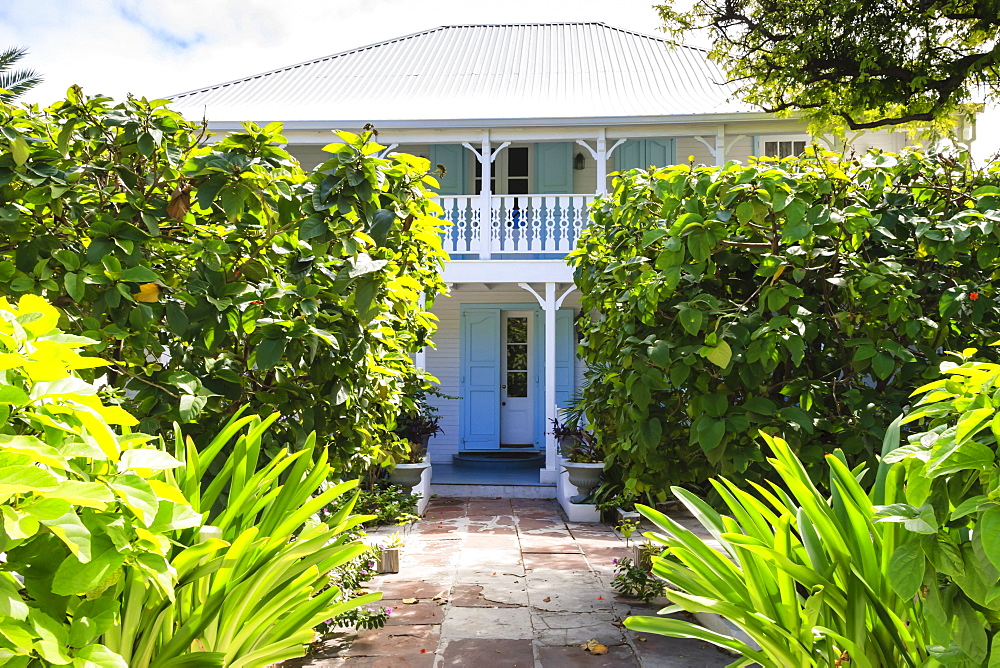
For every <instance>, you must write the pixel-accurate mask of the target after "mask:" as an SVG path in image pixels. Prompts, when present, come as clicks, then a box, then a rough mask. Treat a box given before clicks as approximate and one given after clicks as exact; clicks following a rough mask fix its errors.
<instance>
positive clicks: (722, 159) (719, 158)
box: [715, 124, 726, 167]
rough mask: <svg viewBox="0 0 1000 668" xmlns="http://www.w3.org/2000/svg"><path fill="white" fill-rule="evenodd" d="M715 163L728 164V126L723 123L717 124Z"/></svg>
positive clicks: (719, 165) (717, 164)
mask: <svg viewBox="0 0 1000 668" xmlns="http://www.w3.org/2000/svg"><path fill="white" fill-rule="evenodd" d="M715 164H716V166H717V167H721V166H722V165H724V164H726V126H725V125H722V124H719V125H717V126H715Z"/></svg>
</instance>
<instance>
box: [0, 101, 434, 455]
mask: <svg viewBox="0 0 1000 668" xmlns="http://www.w3.org/2000/svg"><path fill="white" fill-rule="evenodd" d="M166 104H167V103H166V101H163V100H159V101H153V102H147V101H145V100H136V99H129V100H127V101H125V102H122V103H119V104H114V103H112V102H111V101H110V100H108V99H107V98H102V97H95V98H87V97H84V96H83V95H82V94H81V93H80V92H79V90H78V89H71V90H70V93H69V97H68V99H67V100H65V101H62V102H58V103H56V104H55V105H53V106H51V107H49V108H48V109H45V110H39V109H38V108H37V107H31V108H26V109H15V108H13V107H9V106H6V107H0V292H2V293H6V294H11V295H15V296H17V295H22V294H25V293H35V294H40V295H44V296H45V297H47V298H49V299H50V300H52V301H54V303H56V305H58V306H60V307H62V308H63V309H64V311H65V313H66V315H67V317H68V320H69V325H68V326H69V327H70V328H71V329H72V330H73V331H75V332H76V333H79V334H85V335H86V336H89V337H92V338H94V339H97V340H99V341H101V346H100V348H101V350H102V352H103V354H104V355H105V356H106V357H108V358H109V359H110V360H111V361H112V364H111V366H110V367H109V371H108V376H107V379H108V381H109V382H110V384H111V385H112V386H113V387H115V388H123V389H125V390H127V391H128V394H129V405H130V407H131V410H132V411H133V412H134V413H135V414H136V415H137V416H139V417H140V418H141V419H142V429H143V430H144V431H147V432H151V433H157V432H162V431H163V430H164V429H165V428H168V427H169V425H170V424H171V423H172V422H174V421H177V422H180V423H182V424H184V423H194V422H195V421H197V424H192V425H191V427H189V428H188V431H190V432H191V433H193V435H194V436H195V438H196V439H199V440H203V438H202V434H211V433H212V431H213V430H214V427H213V423H214V424H215V425H218V424H220V423H222V422H225V420H226V418H227V417H228V416H229V415H231V414H232V413H233V411H235V410H236V408H237V407H240V406H249V408H250V410H251V411H252V412H254V413H258V414H263V415H266V414H270V413H272V412H274V411H277V412H280V413H281V414H282V416H283V417H282V419H281V420H280V421H279V424H278V425H276V427H275V429H274V430H272V432H273V438H275V439H276V440H275V442H277V443H284V442H298V443H302V442H304V439H305V436H306V434H308V433H309V432H311V431H313V430H315V431H317V433H318V434H319V435H320V436H319V437H320V443H321V444H322V445H324V446H327V447H329V448H331V455H332V456H331V460H332V462H334V464H335V466H336V467H337V468H341V467H342V466H343V465H344V464H345V463H351V462H352V458H354V457H356V456H361V458H362V460H363V461H360V462H355V463H359V464H360V463H363V462H364V461H367V458H372V459H374V460H376V461H384V460H386V459H391V458H392V457H393V456H394V454H395V456H399V455H400V454H401V452H400V451H399V450H400V449H401V448H403V447H404V446H402V445H401V444H399V443H398V439H396V438H395V437H394V436H392V433H391V432H392V429H393V427H394V426H395V424H394V421H395V416H396V413H397V412H398V410H399V408H400V406H401V405H402V404H403V402H404V401H405V399H404V394H405V389H406V388H407V387H412V386H413V384H414V383H415V380H414V378H415V374H416V373H417V372H416V371H415V369H414V367H413V365H412V363H411V361H410V357H409V353H411V352H413V351H415V350H417V349H419V348H420V347H422V346H424V345H425V344H426V343H427V341H428V338H429V335H430V333H431V332H432V330H433V328H434V322H433V316H431V315H430V314H429V313H428V312H427V311H425V309H424V307H423V306H422V304H421V299H420V297H421V295H425V296H426V297H427V303H428V304H431V303H433V298H434V295H435V294H437V293H438V292H439V291H440V290H443V289H444V285H443V283H442V282H441V279H440V276H439V270H440V267H441V264H442V262H443V260H444V259H445V257H446V256H445V255H444V253H443V251H442V250H441V244H440V238H439V228H438V224H439V222H440V221H439V220H437V219H436V218H435V216H434V214H435V213H436V211H437V209H436V205H435V204H433V202H432V201H431V200H430V199H428V196H427V193H428V191H427V189H426V188H427V187H428V186H429V185H430V186H433V185H436V184H435V182H434V180H433V178H432V177H430V176H428V175H427V171H428V168H429V163H428V162H427V161H426V160H423V159H420V158H416V157H413V156H408V155H404V154H391V155H390V156H389V157H384V158H380V157H377V156H376V153H377V152H379V151H380V150H381V149H382V148H384V147H381V146H380V145H378V144H376V143H374V142H373V141H372V139H373V136H372V134H371V132H367V131H366V132H365V133H364V134H362V135H352V134H348V133H344V134H341V135H340V137H339V139H338V140H337V141H336V142H335V143H333V144H331V145H330V146H328V147H327V150H328V151H329V152H330V154H331V155H330V158H329V159H328V160H327V161H326V162H325V163H324V164H322V165H320V166H319V167H318V168H316V170H315V171H313V172H312V173H310V174H307V173H305V172H304V171H303V170H302V169H301V168H300V166H299V165H298V163H297V162H296V161H295V160H294V159H293V158H291V157H290V156H289V154H288V153H287V152H286V151H285V150H284V149H283V148H281V144H283V143H284V141H285V140H284V137H282V135H281V134H280V132H281V128H280V126H279V125H277V124H271V125H269V126H267V127H266V128H260V127H258V126H256V125H253V124H248V125H246V126H245V128H244V130H243V131H241V132H236V133H232V134H229V135H227V136H225V137H223V138H221V139H220V140H219V141H218V142H216V143H212V144H206V136H205V133H204V130H203V128H201V127H199V126H197V125H196V124H193V123H190V122H188V121H186V120H185V119H183V118H182V117H181V116H179V115H178V114H176V113H174V112H172V111H170V110H169V109H168V108H167V107H166V106H165V105H166ZM331 138H332V139H337V138H334V137H331ZM393 444H396V445H395V446H394V445H393ZM393 447H395V448H396V450H395V451H394V450H393Z"/></svg>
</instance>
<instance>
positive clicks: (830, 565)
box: [625, 435, 943, 668]
mask: <svg viewBox="0 0 1000 668" xmlns="http://www.w3.org/2000/svg"><path fill="white" fill-rule="evenodd" d="M764 439H765V440H766V441H767V443H768V445H769V446H770V448H771V450H772V452H773V453H774V459H769V460H768V462H769V463H770V465H771V466H772V468H773V470H774V471H775V472H776V473H777V474H778V475H779V476H780V478H781V480H782V482H783V484H782V485H779V484H777V483H771V484H770V485H769V486H768V487H764V486H762V485H756V484H755V485H754V488H755V490H756V494H755V495H754V494H750V493H748V492H746V491H743V490H742V489H740V488H739V487H738V486H737V485H736V484H735V483H733V482H731V481H729V480H727V479H725V478H722V479H719V480H712V481H711V482H712V485H713V486H714V488H715V490H716V492H717V493H718V495H719V496H720V498H722V499H723V501H724V503H725V505H726V508H727V510H728V512H729V513H730V515H722V514H720V513H718V512H716V511H715V510H713V509H712V507H711V506H709V505H708V504H707V503H705V502H704V501H702V500H701V499H699V498H698V497H697V496H695V495H694V494H692V493H690V492H688V491H686V490H684V489H681V488H674V489H673V492H674V494H675V495H676V496H677V498H678V499H679V500H680V501H681V502H682V503H683V504H684V505H685V506H686V507H687V508H688V510H689V511H691V512H692V513H693V514H694V515H695V517H697V519H698V520H699V522H700V523H701V524H702V525H703V526H704V527H705V529H706V530H708V531H709V532H710V533H711V534H712V536H713V538H715V540H717V541H718V542H719V545H720V549H719V550H716V549H713V548H711V547H709V546H708V545H706V544H705V543H704V542H703V541H702V539H701V538H700V537H698V536H697V535H695V534H694V533H692V532H691V531H689V530H687V529H685V528H684V527H682V526H681V525H679V524H678V523H677V522H675V521H673V520H671V519H670V518H669V517H667V516H666V515H663V514H661V513H659V512H657V511H655V510H653V509H652V508H649V507H647V506H638V509H639V511H640V512H641V513H642V514H643V515H644V516H646V517H647V518H648V519H649V520H651V521H652V522H653V523H655V524H656V526H657V527H658V528H659V529H660V530H661V531H663V534H662V535H661V534H655V533H650V534H647V535H648V536H649V538H651V539H653V540H656V541H659V542H660V543H662V544H663V545H665V546H666V548H667V549H666V550H665V551H664V553H663V555H662V556H659V557H653V573H654V574H655V575H657V576H659V577H661V578H663V579H664V580H665V581H666V583H667V584H668V585H669V586H670V589H668V590H667V593H666V595H667V597H668V598H669V599H670V600H671V601H673V603H674V604H675V605H673V606H671V607H669V608H666V609H664V610H663V611H662V612H664V613H666V612H675V611H678V610H685V611H687V612H691V613H710V614H719V615H722V616H723V617H724V618H726V619H728V620H729V621H730V622H732V623H733V624H734V625H736V626H737V627H738V628H739V629H740V630H741V631H743V632H744V633H746V634H747V636H749V637H750V639H752V640H753V641H754V642H755V643H756V644H757V646H758V647H759V649H758V648H755V647H753V646H752V645H751V644H749V643H747V642H744V641H742V640H738V639H735V638H733V637H729V636H726V635H722V634H719V633H716V632H714V631H710V630H708V629H705V628H703V627H702V626H699V625H698V624H695V623H692V622H687V621H682V620H677V619H663V618H658V617H630V618H628V619H626V620H625V625H626V626H627V627H628V628H630V629H634V630H637V631H643V632H649V633H659V634H663V635H668V636H673V637H681V638H697V639H700V640H703V641H705V642H710V643H714V644H716V645H718V646H720V647H724V648H726V649H729V650H732V651H734V652H736V653H738V654H740V655H741V657H742V660H741V661H738V662H736V663H734V664H733V665H749V664H752V663H757V664H760V665H761V666H764V667H765V668H787V667H789V666H795V667H796V668H807V667H809V666H841V665H845V664H847V662H848V661H849V662H850V663H849V665H856V666H868V667H871V668H876V667H878V668H890V667H892V668H896V667H898V666H925V665H937V664H936V662H935V661H934V660H933V659H932V656H934V655H935V654H936V655H937V656H938V657H943V653H942V652H934V648H933V647H932V646H931V645H932V643H931V639H930V634H929V622H928V619H927V615H926V613H925V607H924V605H923V600H922V599H921V598H919V597H917V596H915V595H914V593H915V592H913V591H905V592H900V591H899V590H898V587H897V586H895V582H894V575H893V571H894V570H895V569H896V568H897V567H898V566H899V564H898V563H897V562H896V557H895V554H896V550H897V548H898V547H899V546H900V545H903V544H905V543H906V542H907V541H908V540H909V537H908V536H907V534H906V531H905V530H904V529H903V528H902V526H901V525H899V524H895V523H887V522H883V521H879V518H878V516H877V515H876V509H875V505H876V504H884V503H885V504H891V503H894V502H895V501H897V499H898V497H897V496H896V493H897V492H899V493H901V491H900V487H899V486H898V484H879V485H877V486H876V487H875V489H874V491H873V493H872V496H871V497H869V495H868V494H867V493H866V492H865V490H864V489H863V488H862V487H861V485H860V484H859V483H858V481H857V479H856V475H857V473H858V472H857V471H852V470H850V469H849V468H848V467H847V466H846V464H845V463H844V461H843V460H842V457H843V454H842V453H837V454H836V455H827V456H826V462H827V464H828V467H829V472H830V488H831V489H832V490H833V494H832V496H830V497H827V496H825V495H823V494H822V493H821V492H820V491H819V489H818V488H817V487H816V486H815V485H814V484H813V482H812V481H811V480H810V478H809V475H808V473H807V472H806V469H805V468H804V467H803V465H802V463H801V462H800V461H799V459H798V458H797V457H796V456H795V455H794V454H793V452H792V450H791V448H790V447H789V446H788V444H787V443H785V442H784V441H783V440H781V439H778V438H771V437H768V436H766V435H765V436H764ZM883 473H884V471H883ZM889 475H890V476H891V475H892V474H891V473H890V474H889ZM896 478H897V481H898V476H896ZM881 480H883V482H884V481H885V478H884V477H883V478H881ZM937 649H938V650H940V649H941V648H937Z"/></svg>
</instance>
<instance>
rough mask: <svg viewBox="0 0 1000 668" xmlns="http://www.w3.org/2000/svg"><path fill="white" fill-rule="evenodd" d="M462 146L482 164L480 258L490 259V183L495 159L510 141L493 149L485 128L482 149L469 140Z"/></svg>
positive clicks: (491, 227)
mask: <svg viewBox="0 0 1000 668" xmlns="http://www.w3.org/2000/svg"><path fill="white" fill-rule="evenodd" d="M462 146H464V147H465V148H467V149H469V150H470V151H472V153H473V155H475V156H476V159H477V160H479V164H480V165H481V166H482V167H481V169H480V174H481V181H482V184H483V187H482V190H481V191H480V195H479V259H480V260H489V259H490V253H491V251H492V241H493V211H492V207H491V206H490V205H491V200H492V197H493V192H492V190H491V185H490V179H491V178H492V176H493V160H494V159H495V158H496V157H497V155H498V154H499V153H500V151H502V150H504V149H505V148H507V147H508V146H510V142H509V141H505V142H504V143H502V144H500V146H498V147H497V150H495V151H491V150H490V149H491V146H490V131H489V130H483V144H482V150H481V151H477V150H476V149H475V148H474V147H473V146H472V144H470V143H469V142H462Z"/></svg>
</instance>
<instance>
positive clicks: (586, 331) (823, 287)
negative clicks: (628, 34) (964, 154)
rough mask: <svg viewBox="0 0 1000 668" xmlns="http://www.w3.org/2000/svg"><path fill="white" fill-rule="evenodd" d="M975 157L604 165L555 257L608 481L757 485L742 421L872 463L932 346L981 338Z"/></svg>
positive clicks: (757, 459)
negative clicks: (573, 309) (567, 281)
mask: <svg viewBox="0 0 1000 668" xmlns="http://www.w3.org/2000/svg"><path fill="white" fill-rule="evenodd" d="M991 169H992V171H989V172H986V173H982V172H977V171H974V170H971V169H967V168H966V167H965V166H964V165H963V164H962V163H960V162H956V161H954V160H951V159H949V158H947V157H940V156H925V155H922V154H920V153H917V152H908V153H904V154H902V155H898V156H895V155H889V154H881V153H877V152H874V153H871V154H868V155H865V156H862V157H861V158H860V159H857V160H848V159H841V158H840V157H839V156H834V155H832V154H828V153H820V154H817V155H813V156H809V157H803V158H789V159H785V160H781V161H751V163H750V164H749V165H740V164H737V163H729V164H727V165H725V166H724V167H694V166H690V165H677V166H672V167H666V168H663V169H657V170H655V171H652V172H642V171H631V172H628V173H625V174H621V175H619V176H618V178H617V179H616V180H615V182H614V190H613V192H611V193H609V194H608V195H606V196H604V197H602V198H600V199H599V200H598V201H597V202H595V204H594V206H593V209H592V218H593V222H592V224H591V225H590V226H589V227H588V228H587V229H586V230H585V231H584V233H583V236H582V238H581V240H580V243H579V244H578V246H577V249H576V250H575V251H574V252H573V253H571V254H570V256H569V257H570V262H571V263H572V264H573V265H574V266H575V281H576V284H577V285H578V286H579V287H580V289H581V292H582V298H581V303H582V306H583V310H584V312H585V313H593V314H595V317H594V318H592V319H590V318H584V319H583V320H582V321H581V323H580V326H581V329H582V336H583V339H582V342H581V345H580V351H581V355H582V357H583V358H584V359H585V361H586V362H587V364H588V366H589V369H590V370H589V371H588V381H589V382H588V383H587V384H586V385H585V387H584V390H583V403H584V408H585V412H586V416H587V419H588V422H589V424H590V425H591V426H592V427H593V428H594V429H595V431H596V433H597V434H598V436H599V438H600V439H601V442H602V446H603V447H604V448H605V454H606V461H607V462H608V466H607V468H608V470H609V471H611V472H616V475H620V476H621V479H620V480H619V481H618V484H619V485H620V489H622V490H624V492H625V493H626V495H627V496H640V495H642V494H644V493H646V492H650V491H652V492H653V493H655V495H656V500H657V501H658V502H662V501H664V500H665V499H666V497H667V488H668V487H669V485H670V484H679V483H692V484H703V483H704V481H705V480H706V479H707V478H708V477H709V476H710V475H712V474H713V473H715V472H717V471H721V472H722V473H724V474H728V475H732V476H734V479H736V478H737V477H738V478H740V479H742V478H747V479H750V480H754V479H761V478H762V476H763V475H764V474H765V468H764V467H763V466H762V464H761V462H762V461H763V455H762V453H761V450H760V446H759V445H758V444H757V442H756V433H757V430H758V429H763V430H765V431H768V432H771V433H781V434H782V435H783V436H784V437H785V439H786V440H787V442H788V443H789V444H790V445H791V447H792V448H793V450H794V451H795V452H797V453H798V454H799V455H800V457H801V458H802V461H803V462H804V463H805V464H806V465H807V466H817V465H818V464H819V463H820V462H821V461H822V459H823V454H824V453H825V452H829V451H831V450H833V449H834V448H836V447H840V448H843V450H844V451H845V453H846V454H847V456H848V458H849V460H850V461H852V462H854V461H861V460H865V461H869V462H873V461H874V458H875V454H876V453H877V451H878V447H879V444H880V443H881V438H882V434H883V433H884V431H885V429H886V428H887V426H888V425H889V423H890V422H891V421H892V420H893V419H894V418H895V417H896V416H897V415H899V414H900V413H901V412H902V408H903V406H904V405H905V404H906V403H907V397H908V396H909V394H910V393H911V392H912V391H913V390H914V389H916V388H917V387H919V386H920V385H922V384H924V383H925V382H926V380H927V379H929V378H930V376H931V375H932V374H933V369H934V368H935V367H936V365H937V362H939V361H940V359H941V356H942V353H941V351H942V350H946V349H948V348H960V347H962V346H964V345H965V343H966V337H968V336H973V337H975V339H976V341H984V342H990V341H993V340H996V339H997V338H1000V326H998V325H1000V321H998V315H997V307H996V304H997V302H996V299H997V293H996V289H995V288H994V287H993V285H994V282H993V280H992V278H993V272H994V270H995V267H996V261H997V259H998V257H1000V242H998V235H997V231H998V228H997V221H998V220H1000V172H998V171H997V170H998V168H997V167H993V168H991ZM959 341H960V343H959ZM819 468H821V467H819ZM609 494H610V493H609Z"/></svg>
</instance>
